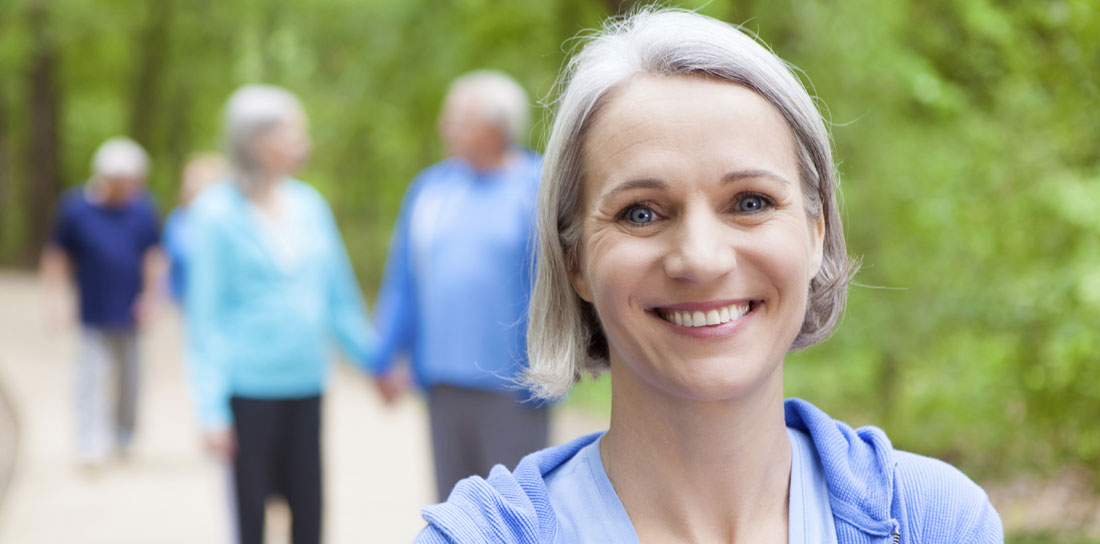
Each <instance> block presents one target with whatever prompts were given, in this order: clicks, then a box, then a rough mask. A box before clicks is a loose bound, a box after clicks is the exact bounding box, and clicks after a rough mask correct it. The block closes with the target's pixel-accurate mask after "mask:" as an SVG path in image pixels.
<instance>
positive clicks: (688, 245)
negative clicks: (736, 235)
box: [665, 210, 737, 282]
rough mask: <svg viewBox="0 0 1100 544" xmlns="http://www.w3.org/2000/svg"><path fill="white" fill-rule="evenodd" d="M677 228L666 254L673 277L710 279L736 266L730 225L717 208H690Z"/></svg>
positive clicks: (667, 270)
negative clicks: (713, 209) (719, 214)
mask: <svg viewBox="0 0 1100 544" xmlns="http://www.w3.org/2000/svg"><path fill="white" fill-rule="evenodd" d="M674 229H675V230H674V232H675V235H674V236H672V237H671V239H670V241H669V243H670V247H669V248H668V252H667V254H666V257H665V273H666V274H668V276H669V277H670V278H673V279H682V280H687V281H692V282H706V281H710V280H714V279H717V278H720V277H722V276H724V275H725V274H727V273H729V272H730V271H731V270H733V268H734V266H736V264H737V258H736V255H735V251H734V247H733V240H731V239H730V234H731V232H730V227H729V225H727V224H726V223H725V222H724V221H723V220H722V218H721V217H718V216H717V214H715V213H714V212H713V211H710V210H706V211H703V210H687V211H686V212H685V213H684V214H683V215H682V216H681V217H680V218H679V222H678V224H677V225H676V226H675V227H674Z"/></svg>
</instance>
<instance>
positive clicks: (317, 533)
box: [230, 396, 321, 544]
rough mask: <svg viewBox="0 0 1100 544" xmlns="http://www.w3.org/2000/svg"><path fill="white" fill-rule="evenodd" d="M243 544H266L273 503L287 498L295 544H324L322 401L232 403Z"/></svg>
mask: <svg viewBox="0 0 1100 544" xmlns="http://www.w3.org/2000/svg"><path fill="white" fill-rule="evenodd" d="M230 405H231V407H232V409H233V421H234V426H235V428H236V433H237V457H236V459H235V462H234V469H235V470H234V481H235V484H236V487H237V527H238V530H239V531H240V544H262V543H263V540H264V514H265V511H264V510H265V508H264V507H265V503H266V502H267V498H268V497H269V496H271V495H273V494H278V495H282V496H283V497H284V498H286V502H287V506H289V507H290V515H291V531H290V532H291V536H292V538H293V541H294V544H319V543H320V541H321V397H320V396H314V397H308V398H303V399H278V400H269V399H249V398H242V397H233V398H232V399H231V401H230Z"/></svg>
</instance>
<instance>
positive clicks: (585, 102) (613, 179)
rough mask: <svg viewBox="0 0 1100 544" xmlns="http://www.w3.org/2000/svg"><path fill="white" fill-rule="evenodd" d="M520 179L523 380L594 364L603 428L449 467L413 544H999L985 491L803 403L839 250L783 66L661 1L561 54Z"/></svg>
mask: <svg viewBox="0 0 1100 544" xmlns="http://www.w3.org/2000/svg"><path fill="white" fill-rule="evenodd" d="M562 89H563V92H562V96H561V97H560V99H559V102H558V112H557V118H556V120H555V123H554V127H553V131H552V134H551V138H550V143H549V146H548V150H547V154H546V159H545V166H544V170H543V179H542V186H541V193H540V195H539V206H540V211H539V239H540V247H539V255H538V261H537V262H538V268H537V280H536V285H535V291H534V294H533V297H532V307H531V317H530V326H529V330H528V346H529V359H530V368H529V370H528V373H527V379H528V381H529V383H530V385H531V386H532V389H533V390H535V391H538V392H539V394H541V395H542V396H544V397H548V398H553V397H556V396H559V395H561V394H563V393H564V392H565V391H567V390H568V388H569V387H570V386H571V385H572V384H573V383H574V382H575V381H576V380H577V379H579V377H580V376H581V375H583V374H584V373H592V374H595V373H598V372H601V371H603V370H605V369H607V370H609V371H610V374H611V384H612V408H611V425H610V428H609V429H608V431H607V432H606V433H600V434H596V435H592V436H588V437H583V438H580V439H578V440H576V441H574V442H572V443H570V444H566V445H564V446H559V447H555V448H550V449H548V450H544V451H541V452H538V453H535V454H532V455H530V456H528V457H527V458H525V459H524V460H523V461H522V462H520V464H519V465H518V466H517V467H516V468H515V471H514V472H508V471H507V470H506V469H505V468H504V467H499V466H498V467H497V468H495V469H494V470H493V472H492V473H491V474H490V475H489V477H488V479H487V480H483V479H481V478H476V477H475V478H469V479H467V480H464V481H463V482H460V483H459V485H458V486H456V487H455V490H454V492H453V493H452V494H451V496H450V498H449V499H448V501H447V502H446V503H444V504H441V505H437V506H432V507H429V508H426V509H425V511H424V517H425V519H426V520H427V521H428V523H429V526H428V527H427V528H426V529H425V530H424V531H423V532H422V533H421V535H420V537H419V539H418V541H420V542H483V541H493V542H501V541H503V542H620V543H635V542H752V543H760V542H764V543H778V542H813V543H871V542H894V543H898V542H913V543H915V542H921V543H925V544H929V543H940V542H942V543H948V542H950V543H954V542H981V543H994V542H1001V541H1002V538H1003V537H1002V530H1001V524H1000V520H999V518H998V516H997V513H996V512H995V511H994V510H993V508H992V506H991V505H990V503H989V500H988V498H987V497H986V495H985V493H984V492H983V491H982V490H981V489H980V488H979V487H978V486H976V485H975V484H974V483H973V482H971V481H970V480H969V479H967V477H966V476H964V475H963V474H961V473H960V472H959V471H957V470H955V469H954V468H952V467H950V466H949V465H946V464H945V463H942V462H940V461H936V460H933V459H928V458H924V457H920V456H916V455H913V454H910V453H906V452H901V451H896V450H893V449H892V447H891V446H890V442H889V440H888V439H887V438H886V436H885V434H884V433H883V432H882V431H881V430H879V429H877V428H873V427H866V428H862V429H859V430H853V429H852V428H851V427H849V426H847V425H845V424H844V423H841V422H838V421H835V420H833V419H831V418H829V417H828V416H827V415H825V414H824V413H822V412H821V411H820V410H818V409H817V408H815V407H814V406H812V405H811V404H809V403H808V402H805V401H802V400H787V401H784V400H783V361H784V358H785V356H786V354H787V353H788V352H790V351H791V350H794V349H800V348H804V347H807V346H809V345H812V344H814V343H816V342H819V341H821V340H822V339H824V338H826V337H827V336H828V335H829V334H830V333H831V332H832V330H833V329H834V328H835V326H836V323H837V320H838V318H839V315H840V313H841V312H842V311H843V308H844V300H845V293H846V290H847V284H848V281H849V280H850V278H851V276H852V274H853V273H854V270H855V266H854V264H853V263H852V261H851V259H849V257H848V256H847V253H846V250H845V244H844V236H843V230H842V228H841V225H840V221H839V213H838V210H837V204H836V202H837V199H836V197H835V195H834V192H835V190H836V189H835V174H834V170H835V168H834V164H833V160H832V152H831V150H830V146H829V137H828V131H827V130H826V128H825V124H824V122H823V120H822V118H821V116H820V114H819V113H818V112H817V110H816V109H815V108H814V106H813V101H812V99H811V97H810V96H809V94H808V93H807V92H806V90H805V89H804V88H803V87H802V85H801V84H800V83H799V81H798V79H797V78H796V77H795V76H794V75H793V73H792V72H791V70H790V69H789V68H788V67H787V65H786V64H785V63H784V62H783V61H782V60H781V59H779V58H778V57H776V56H775V55H774V54H773V53H771V52H770V51H768V50H767V49H766V48H765V47H763V46H761V45H760V44H758V43H757V42H755V41H753V39H752V38H750V37H748V36H747V35H745V34H743V33H742V32H740V31H739V30H738V29H736V28H734V27H731V26H729V25H726V24H724V23H721V22H719V21H715V20H713V19H709V18H706V17H703V16H701V15H697V14H695V13H691V12H684V11H677V10H645V11H642V12H639V13H637V14H635V15H633V16H631V17H629V18H627V19H624V20H618V21H614V22H612V23H611V24H610V25H609V26H608V28H607V29H605V31H604V32H603V33H602V34H599V35H597V36H596V37H595V38H594V39H593V40H592V41H591V42H589V43H588V44H587V45H586V47H585V48H584V49H583V51H581V53H580V54H579V55H578V56H577V57H576V58H574V59H573V61H572V62H571V64H570V67H569V70H568V71H567V73H566V74H565V75H564V77H563V84H562Z"/></svg>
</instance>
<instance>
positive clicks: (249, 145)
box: [223, 85, 305, 183]
mask: <svg viewBox="0 0 1100 544" xmlns="http://www.w3.org/2000/svg"><path fill="white" fill-rule="evenodd" d="M295 115H303V116H304V115H305V110H304V109H303V108H302V103H301V102H299V101H298V98H297V97H295V96H294V94H292V93H291V92H290V91H288V90H286V89H283V88H281V87H276V86H273V85H245V86H244V87H241V88H239V89H237V90H236V91H235V92H234V93H233V94H232V95H231V96H230V97H229V101H228V102H226V105H225V125H224V128H223V131H224V138H225V150H226V155H227V156H228V157H229V162H230V164H231V165H232V166H233V169H234V170H235V171H236V172H235V173H236V174H237V176H235V177H237V178H245V179H239V180H238V182H239V183H245V182H246V181H247V179H248V178H251V177H252V176H254V175H256V174H258V173H259V168H260V165H259V161H258V159H257V158H256V157H255V155H254V152H253V145H254V143H255V141H256V139H257V137H259V136H260V135H262V134H263V133H265V132H267V131H268V130H271V129H272V128H274V127H275V126H277V125H279V124H280V123H283V122H285V121H287V120H289V119H291V118H293V117H294V116H295Z"/></svg>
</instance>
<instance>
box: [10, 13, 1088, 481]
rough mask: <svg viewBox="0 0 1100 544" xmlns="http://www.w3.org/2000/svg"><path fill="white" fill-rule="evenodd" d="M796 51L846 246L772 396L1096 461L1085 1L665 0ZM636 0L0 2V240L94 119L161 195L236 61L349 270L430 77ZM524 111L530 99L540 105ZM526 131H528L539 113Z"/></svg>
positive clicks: (905, 432)
mask: <svg viewBox="0 0 1100 544" xmlns="http://www.w3.org/2000/svg"><path fill="white" fill-rule="evenodd" d="M673 3H674V4H676V5H682V6H685V7H691V8H697V9H699V10H700V11H702V12H703V13H706V14H708V15H712V16H715V17H720V18H724V19H725V20H727V21H730V22H733V23H739V24H744V26H745V28H747V29H748V30H750V31H752V32H755V33H757V34H759V35H760V37H761V38H762V39H763V40H764V41H765V42H767V43H768V44H769V45H770V46H771V47H772V48H773V49H774V50H775V51H776V52H777V53H778V54H780V55H781V56H782V57H784V58H786V59H787V60H789V61H791V62H792V63H793V64H795V65H796V66H798V67H800V68H801V69H802V70H804V75H806V76H807V77H806V82H807V83H810V82H812V85H811V88H812V89H813V93H814V94H816V96H817V97H818V98H819V100H820V104H821V106H822V109H823V111H825V112H826V114H827V117H828V118H829V119H830V120H831V122H832V124H833V136H834V141H835V149H836V154H837V157H838V158H839V160H840V166H839V168H840V172H841V178H842V180H843V186H844V195H845V210H846V211H845V221H846V229H847V234H848V240H849V247H850V249H851V251H852V252H853V253H854V254H856V255H858V256H860V257H862V259H863V263H864V267H863V270H862V271H861V273H860V275H859V276H858V278H857V282H858V284H857V285H856V286H855V287H853V289H852V292H851V298H850V302H849V309H848V312H847V315H846V317H845V319H844V322H843V323H842V325H841V327H840V329H839V330H838V332H837V334H836V336H835V337H834V338H833V339H831V340H830V341H828V342H826V343H824V344H822V345H820V346H818V347H815V348H813V349H811V350H808V351H806V352H805V353H800V354H796V355H792V356H791V357H790V359H789V364H788V368H789V370H788V372H787V380H788V390H789V392H791V393H792V394H796V395H800V396H805V397H808V398H810V399H811V400H813V401H814V402H816V403H818V404H820V405H822V406H823V407H824V408H826V409H827V410H828V411H829V412H830V413H832V414H834V415H836V416H838V417H840V418H842V419H845V420H849V421H853V422H867V423H875V424H879V425H882V426H884V427H886V429H887V431H888V432H889V433H890V436H891V437H892V438H893V439H894V441H895V443H896V444H898V445H899V446H900V447H904V448H908V449H914V450H917V451H920V452H924V453H928V454H933V455H940V456H948V457H950V458H952V459H953V460H955V461H957V462H959V463H961V464H962V466H963V467H964V468H966V469H967V470H971V471H973V470H982V471H987V472H988V473H998V472H1000V473H1003V472H1006V471H1011V470H1021V469H1024V468H1034V467H1038V468H1053V467H1058V466H1061V465H1063V464H1066V463H1077V464H1082V465H1085V466H1092V467H1097V466H1100V427H1097V426H1096V425H1095V424H1093V422H1092V421H1091V419H1090V418H1089V417H1087V414H1089V413H1093V412H1095V411H1096V408H1097V406H1100V364H1098V363H1100V356H1097V353H1100V345H1098V344H1100V336H1097V335H1096V334H1095V332H1094V329H1095V323H1097V322H1100V145H1097V142H1100V108H1097V107H1096V104H1097V103H1098V102H1100V85H1098V82H1097V71H1096V70H1095V67H1096V66H1100V10H1097V9H1096V5H1095V2H1094V1H1092V0H1048V1H1044V2H995V1H993V0H972V1H968V2H953V1H949V0H898V1H895V2H879V1H875V0H849V1H847V2H840V3H838V2H832V1H828V0H775V1H771V2H762V1H759V0H724V1H718V0H714V1H710V2H707V1H704V0H695V1H689V0H682V1H679V2H673ZM637 4H638V2H636V1H633V0H626V1H621V0H556V1H554V2H524V1H521V0H449V1H447V0H375V1H372V2H361V1H359V0H295V1H290V0H277V1H271V2H263V1H258V0H163V1H159V2H142V1H140V0H5V1H3V2H0V261H2V262H5V263H9V264H14V263H29V262H30V260H29V259H31V258H32V257H33V256H34V255H36V254H37V252H38V248H39V247H40V244H41V241H42V239H43V236H44V229H45V225H46V224H47V220H48V215H49V210H50V209H51V207H52V205H53V200H54V199H55V198H56V196H57V194H58V192H59V191H60V190H61V188H62V186H63V185H74V184H77V183H80V182H81V181H82V180H83V179H84V177H86V176H87V174H88V172H87V164H88V158H89V156H90V154H91V153H92V151H93V150H94V149H95V147H96V146H97V145H98V144H99V143H100V142H102V141H103V140H104V139H106V138H108V137H110V136H114V135H117V134H122V133H127V134H129V135H131V136H134V137H136V138H138V139H139V141H141V143H142V144H143V145H145V146H146V147H147V148H148V149H149V151H150V153H151V154H152V156H153V172H152V176H151V179H150V187H151V188H152V190H153V191H154V193H155V194H156V196H157V197H158V198H159V200H160V202H161V203H162V206H163V207H164V208H165V209H167V208H169V207H171V206H172V205H173V203H174V200H175V194H176V187H177V184H178V181H177V180H178V172H179V168H180V166H181V165H182V163H183V161H184V160H185V158H186V157H187V155H189V154H191V153H192V152H195V151H200V150H209V149H215V148H217V147H218V146H219V128H220V118H219V116H220V112H221V108H222V105H223V102H224V100H225V99H226V97H228V95H229V93H230V92H231V91H232V90H233V89H234V88H236V87H237V86H239V85H241V84H244V83H248V82H256V81H265V82H270V83H275V84H279V85H283V86H286V87H288V88H290V89H292V90H293V91H294V92H296V93H297V94H298V95H299V96H300V97H301V98H302V100H303V102H304V103H305V106H306V108H307V110H308V112H309V114H310V120H311V131H312V133H313V136H314V140H315V148H316V152H315V156H314V157H313V159H312V160H311V161H310V164H309V165H308V167H307V168H308V169H307V171H305V172H303V173H302V177H303V179H306V180H308V181H310V182H311V183H313V184H314V185H316V186H317V187H318V188H319V189H320V190H321V191H322V192H323V193H324V194H326V195H327V196H328V197H329V199H330V201H331V202H332V204H333V207H334V209H335V212H336V214H337V217H338V220H339V222H340V224H341V228H342V229H343V230H344V233H345V240H346V242H347V244H348V246H349V251H350V253H351V255H352V257H353V260H354V263H355V266H356V270H357V273H358V274H359V276H360V278H361V279H362V280H363V285H364V287H365V288H366V289H365V290H366V292H367V293H373V292H374V290H375V286H376V285H377V284H378V281H379V279H380V276H381V269H382V264H383V261H384V259H385V253H386V247H387V243H388V239H389V233H390V229H391V227H392V225H393V221H394V220H395V217H396V214H397V209H398V206H399V205H400V201H401V198H402V195H403V194H404V192H405V189H406V187H407V185H408V183H409V182H410V180H411V178H412V177H413V176H414V175H415V174H416V173H417V172H418V171H419V170H420V169H421V168H423V167H425V166H426V165H428V164H431V163H432V162H435V161H436V160H438V159H439V158H440V157H441V153H442V151H441V149H440V145H439V143H438V141H437V136H436V119H437V116H438V111H439V109H440V102H441V100H442V97H443V95H444V93H445V91H446V86H447V84H448V82H449V81H451V80H452V79H453V78H454V77H455V76H457V75H459V74H461V73H463V72H466V71H468V70H472V69H476V68H484V67H489V68H497V69H501V70H504V71H507V72H510V73H512V74H514V75H515V76H516V77H517V79H519V80H520V81H521V82H522V83H523V84H524V85H525V86H526V87H527V88H528V89H529V90H530V91H531V94H532V96H533V97H535V98H537V99H540V100H542V101H544V102H549V101H551V100H552V98H553V96H552V85H553V81H554V79H555V76H556V74H557V72H558V71H559V70H560V68H561V66H562V64H563V62H564V61H565V59H566V56H567V54H566V52H567V51H570V50H571V48H572V46H573V45H574V44H575V43H576V42H575V41H569V39H570V38H571V37H572V36H574V35H576V34H577V33H578V32H580V31H581V30H583V29H585V28H593V27H597V26H599V25H600V24H601V21H602V19H603V18H604V17H606V16H608V15H613V14H618V13H623V12H625V11H628V10H630V9H633V7H634V6H635V5H637ZM541 112H542V113H544V114H545V113H546V110H545V109H544V110H541ZM535 118H536V120H539V119H540V118H541V121H540V122H537V123H536V125H535V129H534V131H533V133H532V135H531V139H530V142H529V144H530V145H531V146H532V147H534V148H536V149H539V148H541V146H542V145H543V143H544V142H545V138H546V131H547V129H548V123H547V122H546V121H547V120H546V119H545V116H539V115H536V116H535Z"/></svg>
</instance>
